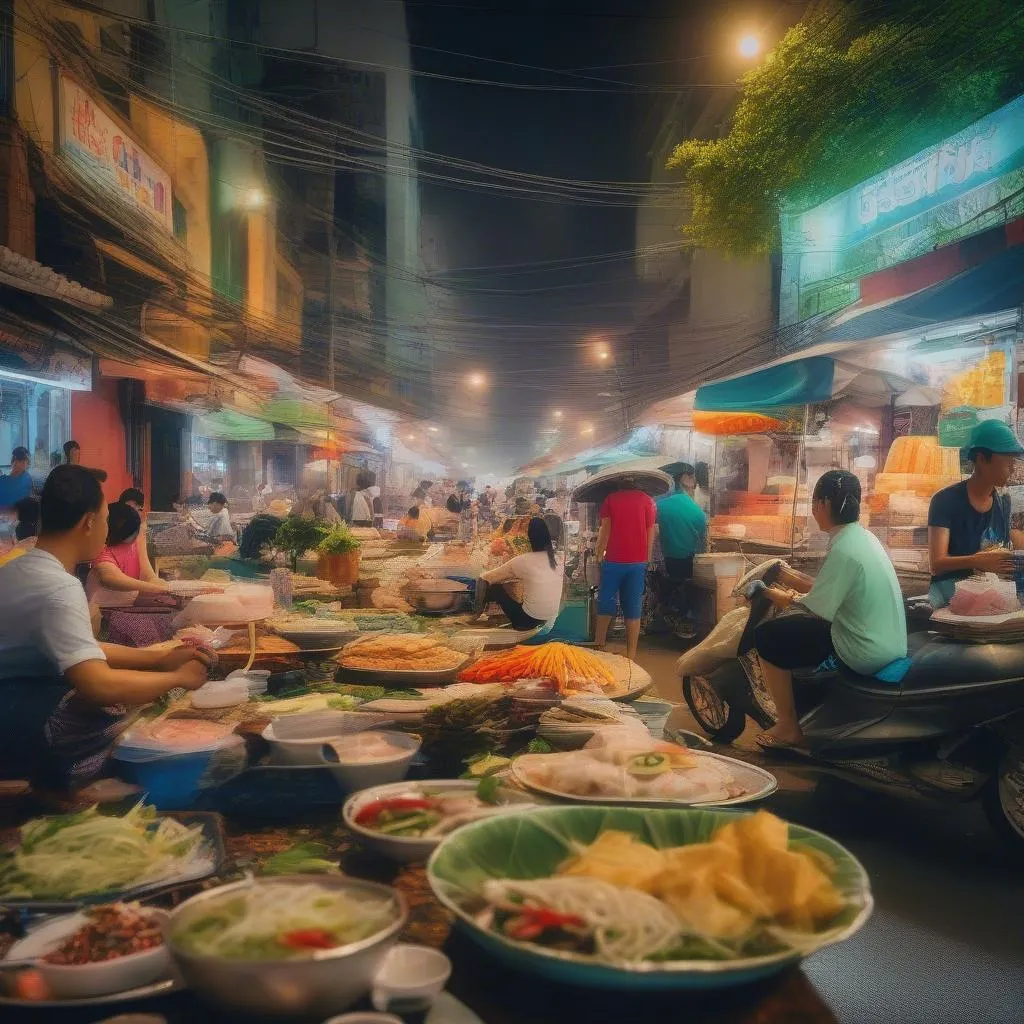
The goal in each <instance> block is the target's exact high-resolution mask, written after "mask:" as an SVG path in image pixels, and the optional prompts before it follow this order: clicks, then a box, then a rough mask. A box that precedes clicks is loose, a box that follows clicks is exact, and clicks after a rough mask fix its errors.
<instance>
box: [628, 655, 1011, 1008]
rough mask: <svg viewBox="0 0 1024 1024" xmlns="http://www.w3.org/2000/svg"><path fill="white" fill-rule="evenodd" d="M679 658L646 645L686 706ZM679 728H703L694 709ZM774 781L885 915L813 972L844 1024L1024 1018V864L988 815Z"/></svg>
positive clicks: (670, 694)
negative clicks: (845, 853)
mask: <svg viewBox="0 0 1024 1024" xmlns="http://www.w3.org/2000/svg"><path fill="white" fill-rule="evenodd" d="M677 656H678V651H676V650H673V649H672V648H671V647H670V646H668V645H665V644H658V643H656V642H655V641H645V644H644V648H643V650H642V653H641V656H640V659H639V660H640V661H641V663H642V664H643V665H644V667H645V668H647V670H648V671H649V672H650V673H651V674H652V675H653V676H654V678H655V680H656V681H657V684H658V690H659V692H660V694H661V696H663V697H665V698H666V699H668V700H673V701H678V700H681V695H680V692H679V684H678V682H677V681H676V678H675V673H674V671H673V667H674V662H675V658H676V657H677ZM672 722H673V724H676V725H680V726H683V727H685V728H693V729H695V728H696V727H695V724H694V723H693V720H692V718H691V717H690V716H689V714H688V712H687V711H686V710H685V707H683V708H681V709H680V710H679V711H678V712H676V713H674V716H673V719H672ZM755 732H756V730H748V732H747V733H746V734H745V735H744V737H743V738H742V739H741V740H740V746H750V745H752V738H753V735H754V733H755ZM776 774H777V775H778V776H779V784H780V789H779V792H778V794H776V796H774V797H773V798H772V799H771V801H770V802H769V803H768V806H769V808H770V809H771V810H773V811H775V812H776V813H777V814H780V815H781V816H783V817H785V818H787V819H789V820H791V821H796V822H799V823H800V824H802V825H806V826H809V827H811V828H816V829H819V830H821V831H823V832H827V833H828V834H829V835H831V836H833V837H834V838H835V839H837V840H839V841H840V842H841V843H843V844H844V845H845V846H847V847H848V848H849V849H850V850H851V851H853V853H855V854H856V855H857V857H859V858H860V860H861V862H862V863H863V864H864V866H865V867H866V868H867V871H868V874H869V875H870V877H871V882H872V887H873V891H874V894H875V901H876V908H875V913H874V915H873V916H872V918H871V920H870V921H869V922H868V924H867V926H866V927H865V928H864V930H863V931H862V932H861V933H860V934H859V935H858V936H856V937H855V938H854V939H852V940H851V941H850V942H847V943H844V944H843V945H842V946H839V947H837V948H835V949H832V950H825V951H823V952H821V953H819V954H818V955H817V956H815V957H814V958H812V959H811V960H810V961H809V962H808V963H807V964H806V965H805V971H806V973H807V975H808V977H809V978H810V979H811V981H812V983H813V984H814V985H815V986H816V987H817V989H818V991H819V992H820V993H821V995H822V997H823V998H824V999H825V1001H826V1002H827V1003H828V1004H829V1006H831V1007H832V1009H833V1012H834V1013H835V1015H836V1018H837V1020H838V1021H839V1022H841V1024H874V1022H879V1024H883V1022H884V1024H973V1022H978V1024H1020V1022H1021V1021H1024V862H1022V861H1021V860H1020V859H1017V860H1014V859H1012V858H1011V857H1010V856H1009V855H1008V854H1007V852H1006V851H1005V850H1004V849H1003V847H1002V846H1001V845H1000V844H999V842H998V840H997V839H996V838H995V837H994V835H993V834H992V833H991V832H990V830H989V827H988V824H987V822H986V820H985V817H984V815H983V813H982V812H981V809H980V808H979V807H976V806H974V805H968V806H966V807H950V806H949V805H932V804H927V803H920V804H916V803H907V802H906V801H898V800H894V799H890V798H888V797H886V796H885V795H879V794H875V793H868V792H864V791H861V790H858V789H856V788H854V787H852V786H850V785H847V784H845V783H842V782H839V781H834V780H825V781H824V782H822V783H820V784H818V783H817V782H816V781H815V780H814V779H813V777H812V776H810V775H809V774H807V773H802V772H799V771H796V770H788V771H787V770H781V771H778V772H777V773H776Z"/></svg>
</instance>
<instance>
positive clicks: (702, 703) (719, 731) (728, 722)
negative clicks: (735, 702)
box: [683, 676, 747, 743]
mask: <svg viewBox="0 0 1024 1024" xmlns="http://www.w3.org/2000/svg"><path fill="white" fill-rule="evenodd" d="M683 699H684V700H685V701H686V706H687V707H688V708H689V709H690V714H692V715H693V717H694V718H695V719H696V720H697V724H698V725H699V726H700V727H701V729H703V730H704V732H706V733H707V734H708V736H709V737H710V738H711V739H713V740H714V741H715V742H716V743H732V742H733V740H737V739H739V738H740V736H741V735H742V734H743V729H744V727H745V726H746V724H747V716H746V714H745V713H744V712H743V711H742V710H741V709H740V708H734V707H733V706H732V705H731V704H729V703H728V702H727V701H724V700H723V699H722V697H721V696H720V695H719V694H718V692H717V691H716V690H715V688H714V687H713V686H712V685H711V684H710V683H709V682H708V681H707V679H705V678H704V676H684V677H683Z"/></svg>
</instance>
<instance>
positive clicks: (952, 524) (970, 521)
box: [928, 482, 1010, 581]
mask: <svg viewBox="0 0 1024 1024" xmlns="http://www.w3.org/2000/svg"><path fill="white" fill-rule="evenodd" d="M928 525H929V526H937V527H941V528H943V529H946V530H949V552H948V553H949V554H950V555H952V556H954V557H963V556H965V555H976V554H977V553H978V552H979V551H981V550H982V542H983V541H984V540H985V539H986V536H987V538H988V539H989V540H991V541H993V542H994V543H996V544H1000V545H1003V544H1008V543H1009V541H1010V499H1009V498H1008V497H1006V496H1003V495H999V494H997V493H996V492H995V491H993V492H992V507H991V508H990V509H989V510H988V511H987V512H979V511H978V510H977V509H976V508H975V507H974V506H973V505H972V504H971V499H970V496H969V495H968V493H967V483H966V482H962V483H959V484H953V485H952V487H944V488H943V489H942V490H941V491H939V492H938V493H936V494H935V495H934V496H933V497H932V501H931V505H929V507H928ZM968 576H970V571H961V572H947V573H942V575H940V576H936V577H935V579H936V581H938V580H962V579H966V578H967V577H968Z"/></svg>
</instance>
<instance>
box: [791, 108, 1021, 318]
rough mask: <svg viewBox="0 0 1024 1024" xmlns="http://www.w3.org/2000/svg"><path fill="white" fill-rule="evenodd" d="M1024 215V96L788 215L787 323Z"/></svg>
mask: <svg viewBox="0 0 1024 1024" xmlns="http://www.w3.org/2000/svg"><path fill="white" fill-rule="evenodd" d="M1022 215H1024V96H1019V97H1018V98H1017V99H1015V100H1014V101H1013V102H1011V103H1008V104H1007V105H1006V106H1005V107H1002V108H1000V109H999V110H997V111H995V112H994V113H992V114H989V115H988V116H987V117H983V118H982V119H981V120H980V121H976V122H975V123H974V124H972V125H971V126H970V127H968V128H965V129H964V130H963V131H961V132H959V133H957V134H956V135H954V136H952V137H951V138H949V139H946V140H944V141H943V142H941V143H939V144H938V145H937V146H932V147H930V148H929V149H926V150H923V151H922V152H920V153H918V154H916V155H915V156H912V157H911V158H910V159H909V160H904V161H903V162H902V163H901V164H897V165H896V166H895V167H892V168H890V169H889V170H887V171H883V172H882V173H881V174H878V175H875V177H873V178H869V179H868V180H867V181H864V182H862V183H861V184H859V185H856V186H854V187H853V188H851V189H848V190H847V191H846V192H843V193H841V194H840V195H837V196H834V197H833V198H832V199H829V200H827V201H826V202H824V203H821V204H820V205H819V206H816V207H814V209H812V210H807V211H804V212H795V211H786V212H784V214H783V216H782V254H783V255H782V283H781V291H780V309H779V320H780V323H781V324H782V325H783V326H788V325H790V324H794V323H797V322H798V321H800V320H805V319H807V318H808V317H811V316H815V315H817V314H820V313H829V312H833V311H835V310H837V309H842V308H843V307H844V306H847V305H849V304H850V303H852V302H856V301H857V300H858V298H859V297H860V291H859V281H860V279H861V278H862V277H864V276H865V275H867V274H871V273H876V272H878V271H880V270H885V269H887V268H889V267H893V266H896V265H897V264H900V263H904V262H905V261H907V260H910V259H914V258H915V257H917V256H921V255H923V254H924V253H927V252H930V251H932V250H933V249H935V248H938V247H939V246H943V245H949V244H951V243H953V242H956V241H959V240H960V239H962V238H967V237H969V236H971V235H975V234H978V233H979V232H981V231H985V230H987V229H989V228H992V227H995V226H997V225H999V224H1003V223H1006V222H1007V221H1009V220H1012V219H1014V218H1016V217H1019V216H1022Z"/></svg>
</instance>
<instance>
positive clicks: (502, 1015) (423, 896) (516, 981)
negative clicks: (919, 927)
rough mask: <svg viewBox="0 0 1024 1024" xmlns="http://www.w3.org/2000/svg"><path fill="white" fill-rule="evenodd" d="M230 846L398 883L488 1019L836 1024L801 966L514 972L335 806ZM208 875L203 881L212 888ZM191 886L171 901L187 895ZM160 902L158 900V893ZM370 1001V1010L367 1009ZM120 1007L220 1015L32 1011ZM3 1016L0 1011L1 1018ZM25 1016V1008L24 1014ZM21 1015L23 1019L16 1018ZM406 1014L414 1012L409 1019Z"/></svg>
mask: <svg viewBox="0 0 1024 1024" xmlns="http://www.w3.org/2000/svg"><path fill="white" fill-rule="evenodd" d="M225 829H226V833H227V848H228V854H229V857H230V858H231V859H232V860H233V863H234V869H235V871H236V872H237V871H244V870H254V869H258V867H259V864H260V862H261V861H262V860H263V859H265V858H266V857H269V856H271V855H272V854H275V853H279V852H281V851H282V850H285V849H288V848H289V847H290V846H292V845H293V844H294V843H296V842H311V841H316V842H323V843H325V844H326V845H328V846H329V847H331V848H332V849H333V850H335V851H336V853H337V855H338V856H339V858H340V863H341V866H342V869H343V870H344V871H345V872H346V873H347V874H350V875H354V876H358V877H362V878H367V879H372V880H374V881H380V882H384V883H387V884H390V885H394V886H395V887H396V888H397V889H399V890H401V891H402V892H403V893H404V894H405V896H406V898H407V899H408V901H409V905H410V919H409V924H408V926H407V928H406V930H405V932H404V933H403V935H402V940H403V941H407V942H419V943H423V944H426V945H430V946H434V947H437V948H442V949H444V951H445V952H446V953H447V954H448V956H449V957H450V958H451V960H452V964H453V970H452V978H451V981H450V982H449V985H448V989H449V991H450V992H451V993H452V994H453V995H454V996H456V997H457V998H458V999H460V1000H462V1002H463V1003H465V1004H466V1005H467V1006H468V1007H470V1008H471V1009H472V1010H473V1011H474V1012H475V1013H476V1014H477V1015H478V1016H479V1017H480V1019H481V1020H482V1021H483V1022H484V1024H520V1022H525V1021H529V1022H530V1024H576V1022H579V1024H584V1022H586V1024H594V1022H598V1021H622V1022H624V1024H625V1022H637V1024H641V1022H648V1021H657V1020H672V1019H678V1018H679V1017H680V1012H681V1011H680V1006H681V1001H682V1000H685V1008H686V1009H685V1017H686V1020H687V1022H688V1024H704V1022H709V1024H710V1022H712V1021H714V1022H716V1024H717V1022H721V1024H775V1022H778V1024H783V1022H786V1024H795V1022H799V1024H835V1021H836V1018H835V1016H834V1015H833V1013H832V1011H831V1010H830V1009H829V1007H828V1006H827V1005H826V1004H825V1002H824V1001H823V999H822V998H821V996H820V995H819V994H818V992H817V991H816V990H815V988H814V987H813V986H812V985H811V983H810V982H809V981H808V980H807V978H806V976H805V975H804V974H803V972H801V971H800V970H797V969H790V970H787V971H786V972H784V973H783V974H781V975H779V976H777V977H776V978H773V979H769V980H768V981H766V982H763V983H759V984H756V985H753V986H746V987H743V988H739V989H731V990H726V991H721V992H698V991H690V992H673V993H642V994H631V993H624V992H605V991H599V990H589V989H584V988H578V987H574V986H569V985H564V984H558V983H555V982H550V981H546V980H544V979H542V978H539V977H537V976H535V975H530V974H525V973H522V972H519V971H516V970H512V969H510V968H508V967H506V966H505V965H504V964H502V963H501V962H500V961H497V960H495V959H494V958H492V957H490V956H489V955H488V954H486V953H485V952H484V951H483V950H481V949H480V948H479V947H478V946H477V945H476V944H475V943H474V942H473V941H472V940H471V939H470V938H469V937H468V936H467V935H466V934H465V933H464V932H462V931H461V930H458V929H453V928H452V919H451V917H450V915H449V914H448V913H447V911H445V910H444V908H443V907H441V905H440V904H439V903H438V902H437V901H436V900H435V899H434V897H433V894H432V893H431V891H430V887H429V885H428V883H427V878H426V871H425V869H424V868H423V867H422V866H418V865H412V866H398V865H394V864H392V863H391V862H390V861H387V860H385V859H383V858H381V857H379V856H378V855H375V854H371V853H369V852H368V851H366V850H364V849H363V848H362V847H361V846H360V845H359V843H358V841H357V840H356V839H355V837H354V836H353V835H352V834H351V833H350V832H349V831H348V830H347V829H346V828H345V827H344V826H343V825H342V824H341V823H340V820H339V816H338V815H337V814H336V813H334V812H321V813H320V814H319V820H317V821H314V822H310V823H305V824H300V825H274V826H266V825H258V824H257V825H252V824H248V825H247V824H246V823H244V822H240V821H226V822H225ZM212 884H216V883H214V882H208V883H205V885H207V886H209V885H212ZM194 891H195V890H194V889H192V890H190V891H186V892H185V893H183V894H180V895H179V896H177V897H175V898H172V899H171V900H170V901H167V900H165V901H163V902H164V905H171V904H172V903H173V902H174V901H175V899H180V898H185V897H186V896H188V895H191V894H192V892H194ZM157 902H160V901H159V900H158V901H157ZM366 1008H369V1007H366ZM125 1013H147V1014H157V1015H160V1016H162V1017H163V1018H165V1020H166V1021H167V1022H168V1024H186V1022H187V1024H205V1022H207V1021H209V1022H214V1021H217V1022H221V1021H224V1020H225V1015H224V1013H223V1011H220V1010H215V1009H210V1008H208V1007H206V1006H204V1005H203V1004H201V1003H200V1002H199V1001H198V1000H197V999H196V998H195V997H194V996H193V995H191V994H190V993H188V992H181V993H177V994H174V995H171V996H167V997H164V998H160V999H151V1000H147V1001H144V1002H141V1003H137V1004H126V1003H122V1004H117V1005H111V1006H106V1007H95V1008H92V1009H87V1010H86V1009H78V1010H71V1009H68V1010H36V1011H33V1012H32V1014H31V1019H32V1020H33V1021H38V1022H44V1021H45V1022H47V1024H49V1022H50V1021H55V1022H56V1021H62V1022H66V1024H72V1022H75V1024H79V1022H81V1024H85V1022H90V1024H91V1022H95V1021H100V1020H104V1019H106V1018H108V1017H114V1016H118V1015H121V1014H125ZM2 1016H3V1015H2V1014H0V1017H2ZM26 1016H27V1015H25V1014H23V1015H22V1018H23V1017H26ZM22 1018H19V1019H22ZM410 1021H411V1018H410Z"/></svg>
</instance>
